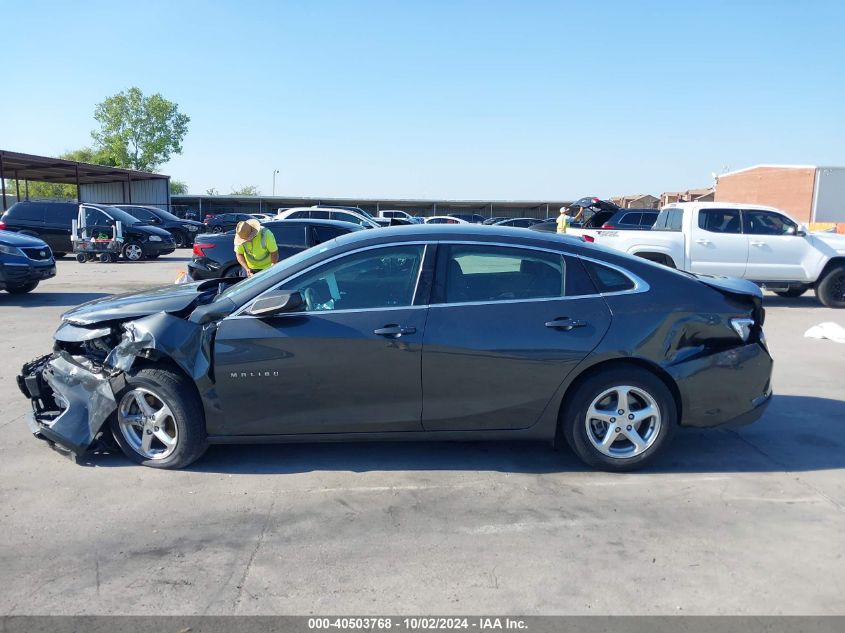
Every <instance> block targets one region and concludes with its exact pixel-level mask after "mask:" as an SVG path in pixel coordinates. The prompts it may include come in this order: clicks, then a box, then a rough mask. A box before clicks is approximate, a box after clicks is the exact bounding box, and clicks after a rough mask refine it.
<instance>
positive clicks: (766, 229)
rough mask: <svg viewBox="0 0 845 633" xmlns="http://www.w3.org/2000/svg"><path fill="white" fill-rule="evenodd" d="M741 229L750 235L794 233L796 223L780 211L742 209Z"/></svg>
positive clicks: (796, 227) (796, 228)
mask: <svg viewBox="0 0 845 633" xmlns="http://www.w3.org/2000/svg"><path fill="white" fill-rule="evenodd" d="M742 218H743V230H744V231H745V232H746V233H751V234H752V235H795V233H796V232H797V230H798V225H797V224H795V222H793V221H792V220H790V219H789V218H787V217H784V216H782V215H781V214H780V213H772V212H771V211H756V210H753V211H743V212H742Z"/></svg>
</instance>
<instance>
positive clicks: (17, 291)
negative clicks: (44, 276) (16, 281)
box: [6, 281, 38, 295]
mask: <svg viewBox="0 0 845 633" xmlns="http://www.w3.org/2000/svg"><path fill="white" fill-rule="evenodd" d="M37 287H38V282H37V281H30V282H29V283H28V284H24V285H23V286H8V287H7V288H6V292H8V293H9V294H13V295H25V294H26V293H27V292H32V291H33V290H35V289H36V288H37Z"/></svg>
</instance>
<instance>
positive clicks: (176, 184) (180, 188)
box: [170, 178, 188, 196]
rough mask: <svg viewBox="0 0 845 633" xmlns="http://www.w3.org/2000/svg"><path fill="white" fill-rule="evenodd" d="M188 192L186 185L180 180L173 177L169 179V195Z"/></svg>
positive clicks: (179, 194)
mask: <svg viewBox="0 0 845 633" xmlns="http://www.w3.org/2000/svg"><path fill="white" fill-rule="evenodd" d="M186 193H188V185H187V184H186V183H184V182H182V181H181V180H176V179H175V178H171V179H170V195H171V196H181V195H184V194H186Z"/></svg>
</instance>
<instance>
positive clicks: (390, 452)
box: [80, 396, 845, 475]
mask: <svg viewBox="0 0 845 633" xmlns="http://www.w3.org/2000/svg"><path fill="white" fill-rule="evenodd" d="M832 426H834V427H835V426H838V427H840V428H839V429H838V430H837V429H836V428H832ZM80 463H81V464H83V465H87V466H96V467H121V466H130V465H133V464H132V463H131V462H129V460H127V459H125V458H123V457H122V456H121V455H119V454H116V453H115V451H114V450H109V451H104V452H103V451H101V452H99V453H96V454H95V453H89V454H87V455H86V456H85V457H84V458H82V459H81V460H80ZM843 468H845V402H843V401H840V400H831V399H827V398H815V397H809V396H775V397H774V398H773V400H772V403H771V405H770V406H769V409H768V410H767V411H766V413H765V415H764V416H763V417H762V418H761V419H760V420H759V421H758V422H756V423H754V424H752V425H750V426H747V427H742V428H740V429H724V428H715V429H689V428H684V429H681V430H680V432H678V433H677V434H676V436H675V438H674V440H673V443H672V445H671V446H670V447H668V450H667V452H666V454H665V455H663V456H662V457H661V458H659V459H658V460H657V461H656V462H655V463H654V464H653V465H652V466H650V467H648V468H646V469H644V470H643V471H642V472H646V473H653V474H673V473H687V474H689V473H755V472H806V471H817V470H834V469H843ZM187 470H189V471H192V472H205V473H220V474H231V475H286V474H295V473H307V472H314V471H350V472H356V473H363V472H372V471H439V470H456V471H497V472H507V473H529V474H546V473H565V472H573V473H574V472H585V471H589V470H591V469H590V468H589V467H587V466H584V465H583V464H582V463H581V462H580V461H579V460H578V459H577V458H576V457H575V456H574V455H573V454H572V452H571V451H570V450H569V449H568V448H567V447H563V448H562V449H561V450H555V449H553V448H552V447H551V446H550V445H548V444H546V443H536V442H485V441H467V442H346V443H340V442H339V443H314V444H306V443H302V444H263V445H215V446H212V447H210V448H209V450H208V452H207V453H206V454H205V456H204V457H202V458H201V459H200V460H199V461H197V462H196V463H195V464H193V465H191V466H189V467H188V468H187Z"/></svg>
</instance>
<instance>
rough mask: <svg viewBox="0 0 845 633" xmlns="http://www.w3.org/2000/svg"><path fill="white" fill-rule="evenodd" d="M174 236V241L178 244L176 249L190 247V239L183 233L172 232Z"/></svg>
mask: <svg viewBox="0 0 845 633" xmlns="http://www.w3.org/2000/svg"><path fill="white" fill-rule="evenodd" d="M170 233H171V235H173V241H174V242H176V248H186V247H187V246H188V237H187V236H186V235H185V234H184V233H183V232H182V231H170Z"/></svg>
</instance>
